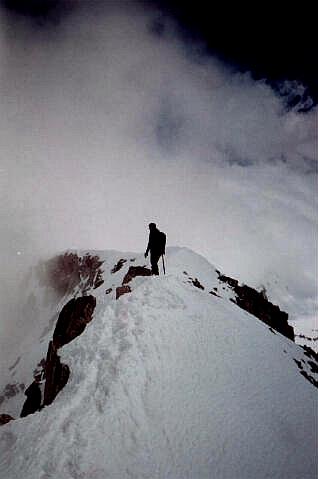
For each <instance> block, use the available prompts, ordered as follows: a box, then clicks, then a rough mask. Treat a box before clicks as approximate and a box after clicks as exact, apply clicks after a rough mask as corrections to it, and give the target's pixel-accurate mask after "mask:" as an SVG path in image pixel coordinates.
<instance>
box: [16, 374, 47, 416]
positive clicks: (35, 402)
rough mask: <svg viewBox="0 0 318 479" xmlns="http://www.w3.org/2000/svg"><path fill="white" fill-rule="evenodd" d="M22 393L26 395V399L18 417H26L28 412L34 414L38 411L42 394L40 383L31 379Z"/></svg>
mask: <svg viewBox="0 0 318 479" xmlns="http://www.w3.org/2000/svg"><path fill="white" fill-rule="evenodd" d="M24 394H25V395H26V397H27V399H26V401H25V403H24V404H23V408H22V411H21V414H20V417H26V416H28V415H29V414H34V413H35V412H36V411H39V409H40V407H41V401H42V395H41V389H40V385H39V383H38V382H37V381H33V383H32V384H31V385H30V386H29V387H28V388H27V389H26V391H25V392H24Z"/></svg>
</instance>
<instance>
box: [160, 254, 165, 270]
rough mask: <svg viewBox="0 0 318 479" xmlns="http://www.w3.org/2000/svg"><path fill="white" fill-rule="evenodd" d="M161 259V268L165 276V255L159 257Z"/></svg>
mask: <svg viewBox="0 0 318 479" xmlns="http://www.w3.org/2000/svg"><path fill="white" fill-rule="evenodd" d="M161 258H162V267H163V274H166V267H165V255H164V254H162V255H161Z"/></svg>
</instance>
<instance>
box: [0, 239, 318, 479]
mask: <svg viewBox="0 0 318 479" xmlns="http://www.w3.org/2000/svg"><path fill="white" fill-rule="evenodd" d="M47 271H48V274H46V276H45V280H44V279H43V278H44V276H43V275H42V278H41V282H40V283H36V279H35V277H34V278H33V280H32V281H33V282H32V281H31V282H30V285H29V288H30V294H31V292H32V294H33V296H32V297H33V302H32V310H33V311H34V314H35V315H36V316H37V315H38V317H40V319H38V323H37V324H38V327H37V328H35V330H34V331H33V332H32V342H31V341H30V336H29V337H26V338H25V341H24V343H22V344H21V350H20V351H19V352H18V356H17V359H16V361H15V363H14V364H12V366H11V367H10V368H9V370H8V373H7V376H6V377H4V378H3V379H2V384H3V391H2V393H1V391H0V413H2V419H3V422H6V424H4V425H3V426H2V427H1V428H0V451H1V462H0V476H1V477H3V478H6V479H16V478H17V477H23V478H25V479H34V478H39V479H49V478H50V479H53V478H54V479H55V478H56V479H61V478H62V479H71V478H72V479H74V478H76V479H79V478H87V479H106V478H111V479H117V478H118V479H119V478H120V479H126V478H127V479H131V478H136V479H137V478H138V479H139V478H151V479H168V478H170V479H185V478H189V479H205V478H211V477H213V478H215V479H234V478H235V479H262V478H264V479H265V478H271V479H275V478H277V479H284V478H286V479H287V478H288V479H293V478H294V479H296V478H297V479H299V478H302V479H314V478H315V477H316V475H317V462H316V457H317V456H316V446H317V444H316V439H317V436H316V434H317V422H316V421H317V416H316V412H317V411H316V407H317V390H316V388H315V386H317V372H318V367H317V362H316V359H317V357H316V355H315V353H314V352H313V351H311V350H310V349H309V348H307V349H306V348H305V349H304V348H302V347H300V346H299V345H296V344H295V343H294V342H293V339H294V334H293V329H292V328H291V327H290V326H289V324H288V321H287V319H288V318H287V314H286V313H284V312H283V311H281V310H280V308H279V307H278V306H276V305H273V304H271V303H270V301H269V300H268V299H267V297H266V292H264V291H261V292H257V291H255V290H253V289H252V288H249V287H248V286H245V285H240V284H239V283H238V282H237V281H236V280H235V279H232V278H229V277H228V276H225V275H223V274H222V273H221V272H220V271H218V270H216V269H215V268H214V267H213V266H212V265H210V264H209V263H208V262H207V261H206V260H205V259H204V258H203V257H201V256H199V255H197V254H196V253H194V252H193V251H191V250H188V249H186V248H169V249H168V251H167V274H166V275H161V276H159V277H156V276H150V275H149V268H148V265H147V263H146V260H145V259H144V257H143V256H142V255H136V254H124V253H118V252H114V251H109V252H100V251H98V252H97V251H90V252H79V251H76V252H75V251H72V252H68V253H66V254H65V255H63V256H60V257H58V258H55V259H54V260H53V261H52V262H51V263H50V265H49V268H48V270H47ZM52 290H54V291H55V295H56V298H58V300H57V302H56V303H54V304H52V301H51V300H49V299H48V298H52V296H54V295H53V294H49V291H51V293H52ZM31 385H33V388H34V389H35V390H37V391H40V403H39V404H38V406H37V407H36V409H39V410H38V411H36V412H34V411H31V410H30V409H29V412H28V411H27V412H28V414H26V415H25V417H21V418H20V417H19V416H20V414H21V411H22V410H23V409H24V411H25V410H26V409H27V408H26V406H25V405H26V401H27V400H28V399H29V397H30V396H29V397H27V398H26V396H25V395H24V392H26V390H27V388H28V387H30V386H31ZM31 402H32V401H31ZM29 406H32V404H31V403H30V404H29ZM31 409H32V407H31ZM30 412H32V414H31V413H30ZM33 412H34V413H33ZM5 416H6V418H5ZM9 418H16V419H15V420H11V421H9ZM7 421H8V422H7Z"/></svg>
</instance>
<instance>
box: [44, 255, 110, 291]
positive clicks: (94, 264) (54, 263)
mask: <svg viewBox="0 0 318 479" xmlns="http://www.w3.org/2000/svg"><path fill="white" fill-rule="evenodd" d="M102 264H103V261H101V260H100V258H99V257H98V256H92V255H90V254H88V253H87V254H86V255H84V256H78V254H77V253H71V252H67V253H65V254H63V255H59V256H56V257H55V258H53V259H51V260H50V261H49V262H47V264H46V269H47V278H46V281H48V284H49V285H50V286H52V287H53V288H54V289H55V290H56V291H58V292H59V293H61V294H66V293H67V292H70V291H72V290H74V288H75V287H80V289H81V291H82V293H83V294H87V293H88V291H89V290H91V289H96V288H98V287H99V286H100V285H101V284H103V282H104V280H103V270H102V269H101V266H102Z"/></svg>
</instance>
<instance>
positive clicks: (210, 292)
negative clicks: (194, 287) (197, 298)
mask: <svg viewBox="0 0 318 479" xmlns="http://www.w3.org/2000/svg"><path fill="white" fill-rule="evenodd" d="M209 294H213V296H216V297H217V298H220V296H219V295H218V294H217V293H216V292H215V291H213V290H212V291H209Z"/></svg>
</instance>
